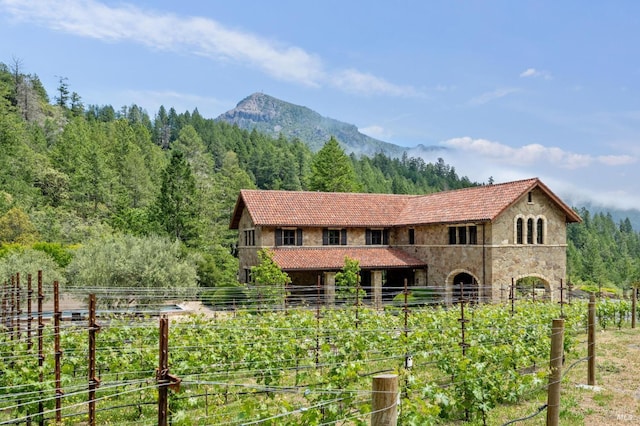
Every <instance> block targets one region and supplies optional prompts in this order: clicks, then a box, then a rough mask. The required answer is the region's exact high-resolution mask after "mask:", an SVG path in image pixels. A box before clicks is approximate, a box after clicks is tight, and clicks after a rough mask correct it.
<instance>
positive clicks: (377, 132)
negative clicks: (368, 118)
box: [358, 124, 393, 140]
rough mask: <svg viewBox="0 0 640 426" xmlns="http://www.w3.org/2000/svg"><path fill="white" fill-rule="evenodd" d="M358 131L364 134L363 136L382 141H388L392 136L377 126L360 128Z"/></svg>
mask: <svg viewBox="0 0 640 426" xmlns="http://www.w3.org/2000/svg"><path fill="white" fill-rule="evenodd" d="M358 131H359V132H360V133H364V134H365V135H368V136H371V137H372V138H376V139H382V140H384V139H388V138H390V137H392V136H393V135H392V133H391V132H389V131H388V130H387V129H385V128H384V127H382V126H379V125H377V124H374V125H371V126H367V127H361V128H359V129H358Z"/></svg>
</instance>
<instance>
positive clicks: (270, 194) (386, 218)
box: [230, 178, 580, 229]
mask: <svg viewBox="0 0 640 426" xmlns="http://www.w3.org/2000/svg"><path fill="white" fill-rule="evenodd" d="M536 187H537V188H540V189H541V190H542V191H543V192H545V193H546V194H547V196H549V197H550V198H551V199H552V200H554V202H555V203H556V204H557V205H558V206H559V207H560V209H561V210H563V211H564V212H565V215H566V220H567V222H579V221H580V217H579V216H578V215H577V214H576V213H575V212H574V211H573V210H571V209H570V208H569V207H568V206H567V205H566V204H564V203H563V202H562V201H561V200H560V199H559V198H558V197H557V196H556V195H555V194H553V192H551V190H549V188H547V187H546V186H545V185H544V184H543V183H542V182H540V180H539V179H537V178H532V179H525V180H519V181H514V182H507V183H502V184H495V185H483V186H476V187H471V188H465V189H459V190H454V191H443V192H437V193H434V194H427V195H394V194H360V193H344V192H340V193H336V192H306V191H264V190H242V191H241V192H240V196H239V197H238V201H237V203H236V207H235V211H234V213H233V217H232V220H231V224H230V227H231V229H237V228H238V224H239V221H240V215H241V214H242V211H243V209H244V208H245V207H246V208H247V210H248V212H249V214H250V216H251V219H252V221H253V223H254V224H255V225H257V226H301V227H304V226H314V227H383V226H384V227H388V226H400V225H420V224H429V223H456V222H473V221H476V222H480V221H491V220H494V219H495V218H496V217H497V216H498V215H499V214H500V213H502V212H503V211H504V210H505V209H506V208H508V207H509V206H510V205H512V204H513V203H515V202H516V201H518V200H519V199H520V197H523V196H525V194H526V193H527V192H528V191H531V190H532V189H534V188H536Z"/></svg>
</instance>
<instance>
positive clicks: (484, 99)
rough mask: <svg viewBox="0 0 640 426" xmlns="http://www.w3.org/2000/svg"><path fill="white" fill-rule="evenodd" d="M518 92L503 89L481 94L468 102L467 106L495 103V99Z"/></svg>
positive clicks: (512, 89)
mask: <svg viewBox="0 0 640 426" xmlns="http://www.w3.org/2000/svg"><path fill="white" fill-rule="evenodd" d="M519 91H520V89H518V88H515V87H503V88H500V89H496V90H494V91H491V92H486V93H483V94H481V95H480V96H476V97H475V98H473V99H471V100H470V101H469V105H474V106H477V105H484V104H486V103H489V102H492V101H495V100H496V99H500V98H504V97H505V96H508V95H510V94H512V93H517V92H519Z"/></svg>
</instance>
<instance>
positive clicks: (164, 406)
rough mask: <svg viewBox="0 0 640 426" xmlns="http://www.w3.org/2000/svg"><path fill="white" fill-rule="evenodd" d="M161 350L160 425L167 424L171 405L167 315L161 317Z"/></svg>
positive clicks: (157, 378)
mask: <svg viewBox="0 0 640 426" xmlns="http://www.w3.org/2000/svg"><path fill="white" fill-rule="evenodd" d="M159 338H160V345H159V346H160V351H159V357H158V372H157V375H156V381H157V382H158V426H167V411H168V407H169V395H168V391H169V388H168V387H167V385H168V382H169V381H168V380H167V375H168V373H169V371H168V369H169V320H168V318H167V316H166V315H164V316H162V317H161V318H160V331H159Z"/></svg>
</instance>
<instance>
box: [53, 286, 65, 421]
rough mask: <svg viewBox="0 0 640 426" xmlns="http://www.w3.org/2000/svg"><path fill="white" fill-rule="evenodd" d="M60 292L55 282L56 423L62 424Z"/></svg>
mask: <svg viewBox="0 0 640 426" xmlns="http://www.w3.org/2000/svg"><path fill="white" fill-rule="evenodd" d="M61 317H62V312H60V291H59V285H58V281H54V282H53V337H54V356H55V372H54V376H55V387H56V423H62V394H63V392H62V384H61V380H60V368H61V364H62V363H61V359H62V350H61V349H60V319H61Z"/></svg>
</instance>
